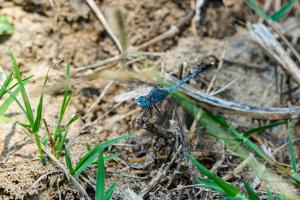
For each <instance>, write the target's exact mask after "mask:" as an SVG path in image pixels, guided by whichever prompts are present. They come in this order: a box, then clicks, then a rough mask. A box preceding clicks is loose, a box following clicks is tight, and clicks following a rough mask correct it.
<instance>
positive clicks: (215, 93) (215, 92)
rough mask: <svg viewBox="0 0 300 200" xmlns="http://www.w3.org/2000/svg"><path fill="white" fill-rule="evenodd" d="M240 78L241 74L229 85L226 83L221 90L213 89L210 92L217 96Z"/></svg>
mask: <svg viewBox="0 0 300 200" xmlns="http://www.w3.org/2000/svg"><path fill="white" fill-rule="evenodd" d="M239 79H240V76H239V75H238V76H236V77H235V78H234V79H233V80H232V81H230V82H229V83H228V84H227V85H225V86H224V87H222V88H220V89H219V90H217V91H212V92H211V93H209V94H210V95H212V96H215V95H217V94H219V93H221V92H223V91H224V90H226V89H227V88H229V87H230V86H231V85H233V84H234V83H235V82H236V81H237V80H239Z"/></svg>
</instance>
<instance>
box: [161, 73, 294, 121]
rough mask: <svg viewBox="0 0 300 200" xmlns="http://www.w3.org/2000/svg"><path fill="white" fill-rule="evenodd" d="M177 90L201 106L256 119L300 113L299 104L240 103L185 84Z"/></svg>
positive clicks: (166, 77) (272, 118)
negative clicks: (285, 105)
mask: <svg viewBox="0 0 300 200" xmlns="http://www.w3.org/2000/svg"><path fill="white" fill-rule="evenodd" d="M165 80H166V81H167V82H171V83H175V82H177V81H178V80H177V79H176V78H174V77H171V76H168V75H166V76H165ZM178 90H179V91H180V92H183V93H185V94H187V95H188V96H191V97H193V98H194V99H196V100H197V101H198V103H199V104H200V105H201V106H203V107H205V108H207V109H209V110H216V111H220V112H224V113H235V114H242V115H246V116H249V117H253V118H257V119H269V120H275V119H287V118H290V117H296V116H299V115H300V106H294V107H293V106H292V107H280V108H275V107H260V106H254V105H249V104H242V103H237V102H233V101H227V100H224V99H220V98H218V97H214V96H211V95H208V94H206V93H204V92H202V91H200V90H197V89H195V88H193V87H191V86H189V85H186V84H184V85H182V87H180V88H179V89H178Z"/></svg>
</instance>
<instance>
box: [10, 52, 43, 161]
mask: <svg viewBox="0 0 300 200" xmlns="http://www.w3.org/2000/svg"><path fill="white" fill-rule="evenodd" d="M9 55H10V58H11V61H12V64H13V68H14V72H15V77H16V80H17V83H18V86H19V88H20V92H21V95H22V100H23V105H22V103H21V102H20V101H19V100H18V99H17V98H16V96H14V95H13V94H11V97H12V98H13V99H14V100H15V101H16V103H17V104H18V106H19V107H20V108H21V110H22V111H23V113H24V114H25V116H26V118H27V121H28V123H29V124H23V123H20V124H21V125H23V126H24V127H25V128H28V129H29V130H30V131H31V133H32V134H33V136H34V141H35V143H36V145H37V147H38V153H39V157H40V160H41V161H42V163H43V165H45V164H46V161H45V157H44V153H43V150H42V146H41V145H42V144H41V137H40V136H39V134H38V132H39V129H40V126H41V118H42V110H43V93H42V94H41V95H40V99H39V103H38V107H37V112H36V117H35V118H34V115H33V110H32V106H31V104H30V101H29V99H28V95H27V92H26V89H25V86H24V82H23V80H22V76H21V72H20V69H19V65H18V64H17V61H16V59H15V57H14V55H13V53H12V51H11V50H10V49H9ZM47 80H48V76H46V77H45V80H44V86H45V85H46V83H47Z"/></svg>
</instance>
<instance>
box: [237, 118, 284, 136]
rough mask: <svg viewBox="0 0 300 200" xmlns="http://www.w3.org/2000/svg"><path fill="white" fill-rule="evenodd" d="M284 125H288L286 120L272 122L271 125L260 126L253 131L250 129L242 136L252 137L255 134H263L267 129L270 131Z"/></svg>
mask: <svg viewBox="0 0 300 200" xmlns="http://www.w3.org/2000/svg"><path fill="white" fill-rule="evenodd" d="M282 124H286V120H280V121H275V122H271V123H269V124H267V125H264V126H258V127H255V128H253V129H250V130H248V131H245V132H243V133H242V134H243V135H244V136H245V137H249V136H250V135H252V134H254V133H261V132H263V131H265V130H267V129H270V128H273V127H275V126H279V125H282Z"/></svg>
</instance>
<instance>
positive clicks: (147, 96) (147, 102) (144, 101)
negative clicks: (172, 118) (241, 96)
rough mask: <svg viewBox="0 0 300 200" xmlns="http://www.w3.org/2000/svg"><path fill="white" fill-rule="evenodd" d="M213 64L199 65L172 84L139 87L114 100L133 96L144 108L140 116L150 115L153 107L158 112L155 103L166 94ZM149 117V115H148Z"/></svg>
mask: <svg viewBox="0 0 300 200" xmlns="http://www.w3.org/2000/svg"><path fill="white" fill-rule="evenodd" d="M213 65H214V63H208V64H205V65H204V66H201V67H199V68H198V69H197V70H195V71H194V72H193V73H191V74H190V75H189V76H187V77H186V78H184V79H182V80H180V81H178V82H177V83H175V84H174V85H171V86H169V87H161V86H155V87H152V88H151V87H150V88H149V87H141V88H138V89H136V90H134V91H130V92H126V93H123V94H121V95H118V96H116V97H115V101H116V102H122V101H126V100H129V99H132V98H135V101H136V103H137V105H138V106H139V107H140V108H142V110H144V112H143V114H142V116H145V115H147V114H149V113H150V115H151V116H152V109H153V108H155V109H156V111H157V112H158V113H160V112H159V109H158V108H157V106H156V105H157V104H159V103H160V102H162V101H164V100H165V99H166V98H167V97H168V96H171V95H172V94H173V93H174V92H175V91H176V90H177V89H178V88H179V87H180V86H181V85H183V84H184V83H186V82H188V81H189V80H191V79H193V78H194V77H196V76H197V75H199V74H200V73H202V72H204V71H206V70H208V69H209V68H211V67H212V66H213ZM150 118H151V117H150Z"/></svg>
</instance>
